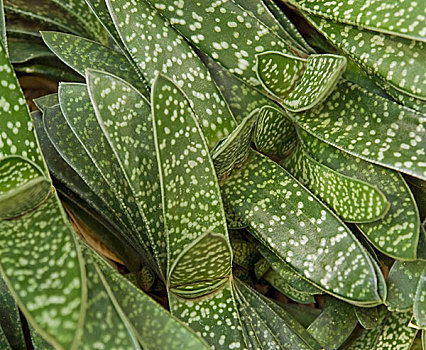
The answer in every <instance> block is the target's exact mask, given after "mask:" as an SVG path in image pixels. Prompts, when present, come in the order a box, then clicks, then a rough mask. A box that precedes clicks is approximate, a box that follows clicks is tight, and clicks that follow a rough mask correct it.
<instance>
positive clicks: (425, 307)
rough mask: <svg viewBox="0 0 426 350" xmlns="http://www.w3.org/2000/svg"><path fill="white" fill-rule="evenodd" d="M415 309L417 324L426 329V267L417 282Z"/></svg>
mask: <svg viewBox="0 0 426 350" xmlns="http://www.w3.org/2000/svg"><path fill="white" fill-rule="evenodd" d="M413 310H414V318H415V320H416V323H417V325H418V326H419V327H421V328H423V329H426V269H423V272H422V275H421V276H420V279H419V283H418V284H417V291H416V296H415V299H414V308H413Z"/></svg>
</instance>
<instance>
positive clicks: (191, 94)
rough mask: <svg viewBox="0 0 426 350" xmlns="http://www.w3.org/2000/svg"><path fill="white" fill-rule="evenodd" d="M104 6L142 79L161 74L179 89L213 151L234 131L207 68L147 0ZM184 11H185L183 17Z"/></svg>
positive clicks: (112, 0) (109, 0) (110, 2)
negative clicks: (187, 100) (123, 9)
mask: <svg viewBox="0 0 426 350" xmlns="http://www.w3.org/2000/svg"><path fill="white" fill-rule="evenodd" d="M107 4H108V6H109V8H110V12H111V16H112V18H113V20H114V23H115V26H116V28H117V30H118V32H119V33H120V37H121V38H122V40H123V42H124V44H125V46H126V48H127V50H128V51H129V53H130V54H131V56H132V58H133V60H134V62H135V63H136V65H137V66H138V68H139V70H140V71H141V72H142V74H143V75H144V77H145V78H146V79H147V80H148V81H149V82H150V83H152V82H153V81H154V79H155V77H156V75H157V73H158V72H161V73H163V74H165V75H167V76H169V77H170V78H171V79H172V81H173V82H174V83H175V84H176V85H178V86H179V88H181V89H182V91H183V92H184V93H185V95H186V96H187V98H188V99H189V101H190V103H191V107H192V108H193V109H194V112H195V115H196V116H197V118H198V119H199V124H200V127H201V128H202V130H203V134H204V137H205V138H206V140H207V144H208V146H209V149H212V148H214V147H215V146H216V145H217V143H218V142H219V141H220V140H221V139H223V138H225V137H226V136H227V135H228V134H229V133H230V132H231V131H232V130H233V129H234V127H235V121H234V119H233V117H232V114H231V112H230V111H229V109H228V107H227V105H226V103H225V101H223V98H222V96H221V94H220V91H219V90H218V88H217V87H216V85H215V84H214V82H213V81H212V79H211V77H210V74H209V72H208V70H207V68H206V67H205V66H204V65H203V63H202V62H201V60H200V59H199V58H198V57H197V55H196V54H195V52H194V51H193V50H192V49H191V47H190V46H189V44H188V43H187V42H186V41H185V39H184V38H182V37H181V36H180V35H178V34H177V33H176V32H175V31H174V30H173V28H171V27H170V26H169V24H167V23H166V22H165V21H164V18H163V17H162V16H161V15H160V13H158V12H157V11H155V10H154V9H153V8H152V6H151V5H150V4H149V2H148V1H147V0H142V1H137V2H134V3H131V4H130V7H129V3H128V2H127V1H125V0H107ZM157 4H158V2H156V5H157ZM123 7H125V8H126V10H125V11H122V8H123ZM188 11H190V9H189V8H186V9H185V13H188V14H189V13H190V12H188ZM148 17H149V19H148V20H147V18H148Z"/></svg>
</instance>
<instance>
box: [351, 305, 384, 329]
mask: <svg viewBox="0 0 426 350" xmlns="http://www.w3.org/2000/svg"><path fill="white" fill-rule="evenodd" d="M354 310H355V315H356V317H357V319H358V321H359V323H360V324H361V326H363V327H364V328H365V329H373V328H376V327H377V326H378V324H379V322H380V317H379V311H378V308H376V307H375V308H368V309H367V308H363V307H356V306H354Z"/></svg>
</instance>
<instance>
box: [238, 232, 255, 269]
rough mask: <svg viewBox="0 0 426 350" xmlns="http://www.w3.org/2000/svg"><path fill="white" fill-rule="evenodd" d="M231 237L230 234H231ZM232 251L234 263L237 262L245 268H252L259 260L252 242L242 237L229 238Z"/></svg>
mask: <svg viewBox="0 0 426 350" xmlns="http://www.w3.org/2000/svg"><path fill="white" fill-rule="evenodd" d="M231 237H232V236H231ZM231 245H232V253H233V257H232V258H233V259H232V262H233V263H234V264H238V265H240V266H242V267H244V268H245V269H247V270H250V269H252V268H253V266H254V264H255V263H256V262H257V261H258V260H259V258H260V254H259V252H258V251H257V249H256V246H255V245H254V244H253V243H250V242H247V241H244V240H242V239H233V238H231Z"/></svg>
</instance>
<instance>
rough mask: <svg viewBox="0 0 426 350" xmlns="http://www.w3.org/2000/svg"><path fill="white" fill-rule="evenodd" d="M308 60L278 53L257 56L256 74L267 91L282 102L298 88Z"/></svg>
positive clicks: (272, 52)
mask: <svg viewBox="0 0 426 350" xmlns="http://www.w3.org/2000/svg"><path fill="white" fill-rule="evenodd" d="M307 64H308V63H307V59H305V58H300V57H297V56H293V55H286V54H283V53H280V52H277V51H275V52H274V51H271V52H263V53H260V54H258V55H256V69H257V71H256V73H257V75H258V77H259V80H260V82H261V83H262V86H263V87H264V88H265V90H266V91H268V92H270V93H271V94H273V95H275V96H276V97H277V98H279V99H280V100H284V99H285V98H286V96H287V95H288V94H289V93H290V92H291V91H292V90H293V89H294V88H295V87H296V85H297V84H298V83H299V81H300V79H301V78H302V76H303V72H304V71H305V69H306V68H307Z"/></svg>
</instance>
